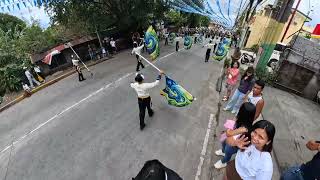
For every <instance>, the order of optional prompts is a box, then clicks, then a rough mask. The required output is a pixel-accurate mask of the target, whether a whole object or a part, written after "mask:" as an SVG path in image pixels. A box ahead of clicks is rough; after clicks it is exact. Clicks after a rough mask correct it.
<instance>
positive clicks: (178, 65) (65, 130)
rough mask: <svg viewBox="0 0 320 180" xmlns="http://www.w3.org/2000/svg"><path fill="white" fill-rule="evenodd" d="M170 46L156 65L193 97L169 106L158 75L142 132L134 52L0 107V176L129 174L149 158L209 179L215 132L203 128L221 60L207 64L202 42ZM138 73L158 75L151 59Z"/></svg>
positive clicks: (119, 179) (112, 178) (120, 179)
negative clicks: (180, 47)
mask: <svg viewBox="0 0 320 180" xmlns="http://www.w3.org/2000/svg"><path fill="white" fill-rule="evenodd" d="M174 50H175V47H174V46H172V45H169V46H165V47H164V46H162V47H161V55H160V57H159V58H158V60H157V62H155V64H156V65H157V66H158V67H159V68H160V69H163V70H164V71H165V73H166V74H167V75H169V76H170V77H171V78H173V79H174V80H176V81H177V82H178V83H180V84H181V85H182V86H183V87H184V88H185V89H186V90H188V91H189V92H191V94H193V95H194V96H195V97H196V98H197V100H196V101H194V102H193V103H192V104H191V105H189V106H187V107H182V108H177V107H173V106H169V105H168V104H167V101H166V100H165V98H164V97H162V96H160V94H159V92H160V89H161V88H164V87H165V82H164V79H165V78H163V79H162V82H161V84H160V85H159V86H158V87H155V88H154V89H153V90H152V91H151V97H152V102H153V109H154V111H155V115H154V116H153V117H152V118H149V117H148V116H147V114H146V124H147V126H146V128H145V129H144V130H143V131H140V129H139V119H138V104H137V95H136V93H135V92H134V90H133V89H132V88H131V87H130V82H133V81H134V76H135V66H136V60H135V56H133V55H130V52H131V50H127V51H123V52H120V53H119V54H117V55H115V57H114V58H112V59H110V60H108V61H105V62H102V63H100V64H97V65H95V66H93V67H91V70H92V72H93V73H94V76H93V77H91V76H90V74H89V73H87V72H84V76H85V78H86V79H87V80H86V81H83V82H78V79H77V78H78V77H77V75H76V74H74V75H72V76H69V77H67V78H65V79H63V80H62V81H59V82H57V83H55V84H53V85H52V86H49V87H48V88H45V89H43V90H41V91H39V92H38V93H36V94H34V95H32V96H31V97H30V98H27V99H25V100H23V101H22V102H20V103H18V104H16V105H14V106H13V107H11V108H9V109H7V110H5V111H4V112H2V113H1V114H0V151H1V153H0V165H1V167H0V179H4V178H5V177H6V180H16V179H17V180H21V179H25V180H51V179H52V180H57V179H68V180H73V179H77V180H78V179H81V180H83V179H88V180H89V179H90V180H93V179H105V180H124V179H130V180H131V177H134V176H135V175H136V174H137V173H138V172H139V170H140V169H141V168H142V166H143V164H144V162H145V161H147V160H151V159H159V160H160V161H161V162H162V163H164V164H165V165H166V166H168V167H169V168H171V169H173V170H175V171H176V172H177V173H178V174H179V175H180V176H181V177H183V179H185V180H194V179H195V178H196V176H197V177H199V179H208V177H210V163H209V161H210V157H208V156H209V155H208V154H206V153H205V152H206V151H207V148H210V146H206V144H208V143H209V145H210V143H212V141H213V135H212V134H209V136H208V135H207V134H208V131H209V133H210V130H211V129H213V128H214V126H215V119H211V120H212V122H211V121H210V116H211V117H212V118H213V117H215V113H217V109H218V107H217V103H218V102H219V99H218V97H219V96H218V93H217V92H216V91H215V83H216V81H217V78H218V76H219V74H220V70H221V67H222V62H214V61H210V62H209V63H205V62H204V55H205V51H206V48H202V47H201V46H200V45H195V46H193V47H192V49H191V50H181V51H180V52H178V53H176V52H175V51H174ZM143 55H144V56H145V57H148V55H147V54H143ZM144 64H146V63H144ZM141 72H143V74H144V75H145V77H146V80H145V81H146V82H151V81H154V80H155V79H156V76H157V72H156V70H154V69H153V68H152V67H151V66H148V67H146V68H145V69H143V70H142V71H141ZM209 122H210V123H212V124H211V126H210V125H209V129H208V124H210V123H209ZM211 133H213V132H211ZM206 141H207V142H206ZM12 144H13V146H12ZM208 151H210V149H208ZM202 160H203V161H202ZM211 166H212V165H211ZM197 173H198V174H197ZM199 173H200V174H199Z"/></svg>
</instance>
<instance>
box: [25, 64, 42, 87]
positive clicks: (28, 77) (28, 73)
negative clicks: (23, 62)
mask: <svg viewBox="0 0 320 180" xmlns="http://www.w3.org/2000/svg"><path fill="white" fill-rule="evenodd" d="M23 69H24V70H25V71H24V74H25V75H26V77H27V79H28V81H29V84H30V86H31V88H32V89H33V88H34V85H33V83H36V84H37V85H38V86H39V85H40V84H41V83H40V82H38V81H37V80H36V79H35V78H34V77H33V75H32V74H31V73H30V71H29V70H28V68H27V67H23Z"/></svg>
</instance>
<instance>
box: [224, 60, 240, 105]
mask: <svg viewBox="0 0 320 180" xmlns="http://www.w3.org/2000/svg"><path fill="white" fill-rule="evenodd" d="M239 67H240V63H239V62H237V61H236V62H232V63H231V67H230V68H228V71H227V78H228V79H227V82H226V89H227V95H225V96H224V97H223V99H222V101H228V100H229V97H230V95H231V92H232V90H233V89H234V87H235V86H236V84H237V81H238V77H239V74H240V71H239Z"/></svg>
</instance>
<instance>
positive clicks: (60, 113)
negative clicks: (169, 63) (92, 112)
mask: <svg viewBox="0 0 320 180" xmlns="http://www.w3.org/2000/svg"><path fill="white" fill-rule="evenodd" d="M172 54H173V53H170V54H168V55H166V56H164V57H161V58H159V59H163V58H166V57H168V56H170V55H172ZM132 74H134V72H131V73H128V74H126V75H124V76H122V77H120V78H119V79H118V80H116V81H114V82H111V83H109V84H107V85H105V86H104V87H102V88H100V89H98V90H96V91H95V92H93V93H91V94H89V95H88V96H87V97H85V98H83V99H81V100H80V101H78V102H76V103H74V104H73V105H71V106H69V107H67V108H65V109H64V110H62V111H61V112H59V113H57V114H56V115H54V116H53V117H51V118H50V119H48V120H47V121H46V122H44V123H41V124H40V125H38V126H37V127H36V128H35V129H33V130H31V131H30V132H28V133H26V134H25V135H23V136H21V137H20V138H18V139H17V140H15V141H14V142H13V143H12V144H10V145H8V146H6V147H5V148H4V149H3V150H1V152H0V153H1V154H4V153H5V152H6V151H7V150H8V149H10V148H11V147H12V146H14V145H16V144H17V143H19V142H21V141H23V140H24V139H25V138H27V137H28V136H30V135H32V134H33V133H34V132H36V131H38V130H39V129H41V128H42V127H43V126H45V125H47V124H48V123H50V122H51V121H53V120H54V119H56V118H58V117H59V116H61V115H62V114H64V113H66V112H68V111H69V110H71V109H73V108H74V107H76V106H78V105H79V104H81V103H82V102H84V101H86V100H87V99H89V98H91V97H93V96H95V95H96V94H98V93H100V92H102V91H103V90H106V89H109V88H110V87H112V85H114V87H117V85H118V84H119V83H120V82H121V81H122V80H123V79H125V78H127V77H129V76H131V75H132Z"/></svg>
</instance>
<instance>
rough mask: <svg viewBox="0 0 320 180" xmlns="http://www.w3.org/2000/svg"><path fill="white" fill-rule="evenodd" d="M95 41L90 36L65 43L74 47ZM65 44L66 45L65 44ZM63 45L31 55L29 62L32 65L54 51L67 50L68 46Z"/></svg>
mask: <svg viewBox="0 0 320 180" xmlns="http://www.w3.org/2000/svg"><path fill="white" fill-rule="evenodd" d="M95 39H97V38H96V37H92V36H84V37H81V38H78V39H74V40H72V41H70V42H67V43H71V44H72V46H76V45H79V44H82V43H85V42H88V41H92V40H95ZM65 44H66V43H65ZM65 44H59V45H58V46H56V47H54V48H52V49H50V50H48V51H46V52H43V53H38V54H32V55H31V56H30V59H31V62H32V63H35V62H38V61H41V60H42V59H44V57H45V56H46V55H48V54H49V53H51V52H53V51H55V50H58V51H60V52H61V51H63V50H65V49H68V46H65Z"/></svg>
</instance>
